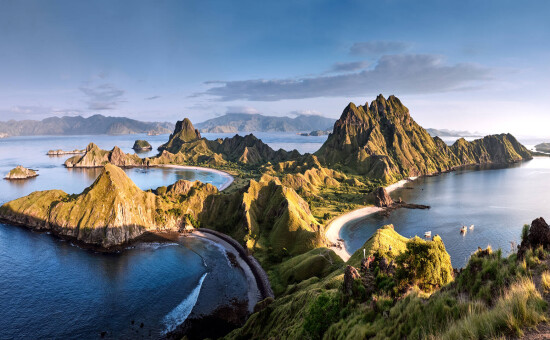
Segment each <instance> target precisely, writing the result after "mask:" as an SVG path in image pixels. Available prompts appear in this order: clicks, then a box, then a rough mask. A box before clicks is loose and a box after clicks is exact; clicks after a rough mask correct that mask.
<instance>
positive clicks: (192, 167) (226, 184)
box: [158, 164, 234, 191]
mask: <svg viewBox="0 0 550 340" xmlns="http://www.w3.org/2000/svg"><path fill="white" fill-rule="evenodd" d="M158 167H161V168H177V169H189V170H201V171H208V172H212V173H216V174H218V175H221V176H223V177H225V178H227V181H226V182H225V183H224V184H222V185H221V186H220V187H219V188H218V190H220V191H222V190H225V189H227V188H228V187H229V186H230V185H231V183H233V180H234V178H233V176H231V175H230V174H228V173H227V172H225V171H221V170H216V169H212V168H204V167H200V166H189V165H174V164H165V165H159V166H158Z"/></svg>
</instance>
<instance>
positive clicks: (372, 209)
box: [325, 177, 418, 262]
mask: <svg viewBox="0 0 550 340" xmlns="http://www.w3.org/2000/svg"><path fill="white" fill-rule="evenodd" d="M417 178H418V177H409V178H406V179H403V180H401V181H399V182H396V183H393V184H390V185H388V186H387V187H385V189H386V191H387V192H388V194H389V193H391V192H392V191H395V190H396V189H399V188H402V187H403V186H404V185H405V184H407V183H409V182H412V181H414V180H415V179H417ZM383 209H384V208H380V207H376V206H367V207H363V208H359V209H356V210H352V211H350V212H348V213H345V214H343V215H340V216H338V217H336V218H335V219H334V220H332V221H331V222H330V223H329V225H328V226H327V230H326V231H325V237H326V238H327V240H328V241H329V242H330V243H332V244H339V245H341V247H340V248H339V247H334V246H331V247H330V249H332V250H333V251H334V252H335V253H336V255H338V256H340V258H341V259H342V260H344V262H347V261H348V260H349V258H350V257H351V254H350V253H349V252H348V251H347V249H346V245H345V243H344V242H340V241H339V240H338V239H340V230H341V229H342V227H343V226H344V225H345V224H346V223H348V222H349V221H353V220H355V219H358V218H360V217H364V216H368V215H371V214H374V213H376V212H379V211H382V210H383ZM365 241H366V240H365Z"/></svg>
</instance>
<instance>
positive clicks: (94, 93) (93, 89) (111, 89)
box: [80, 82, 125, 111]
mask: <svg viewBox="0 0 550 340" xmlns="http://www.w3.org/2000/svg"><path fill="white" fill-rule="evenodd" d="M80 91H82V93H84V94H85V95H86V96H87V97H88V100H87V101H86V102H87V104H88V109H90V110H97V111H99V110H111V109H114V108H116V107H117V106H118V104H120V103H122V102H124V100H122V96H123V95H124V93H125V91H124V90H121V89H118V88H116V87H115V86H114V85H113V84H107V83H106V84H100V85H96V86H92V85H91V84H90V83H89V82H88V83H86V85H84V86H81V87H80Z"/></svg>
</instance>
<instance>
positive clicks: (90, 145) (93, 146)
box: [86, 143, 99, 152]
mask: <svg viewBox="0 0 550 340" xmlns="http://www.w3.org/2000/svg"><path fill="white" fill-rule="evenodd" d="M93 149H99V147H98V146H97V145H95V144H94V143H90V144H88V146H87V147H86V152H88V151H91V150H93Z"/></svg>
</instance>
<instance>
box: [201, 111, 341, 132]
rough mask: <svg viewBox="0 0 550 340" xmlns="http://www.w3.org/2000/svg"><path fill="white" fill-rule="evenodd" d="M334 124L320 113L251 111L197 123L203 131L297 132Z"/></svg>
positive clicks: (323, 127)
mask: <svg viewBox="0 0 550 340" xmlns="http://www.w3.org/2000/svg"><path fill="white" fill-rule="evenodd" d="M332 125H334V119H332V118H326V117H323V116H320V115H298V116H297V117H295V118H291V117H276V116H264V115H261V114H249V113H228V114H225V115H223V116H221V117H216V118H212V119H209V120H207V121H204V122H202V123H198V124H197V128H198V129H199V130H200V131H201V132H214V133H234V132H295V131H313V130H327V129H329V128H332Z"/></svg>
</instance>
